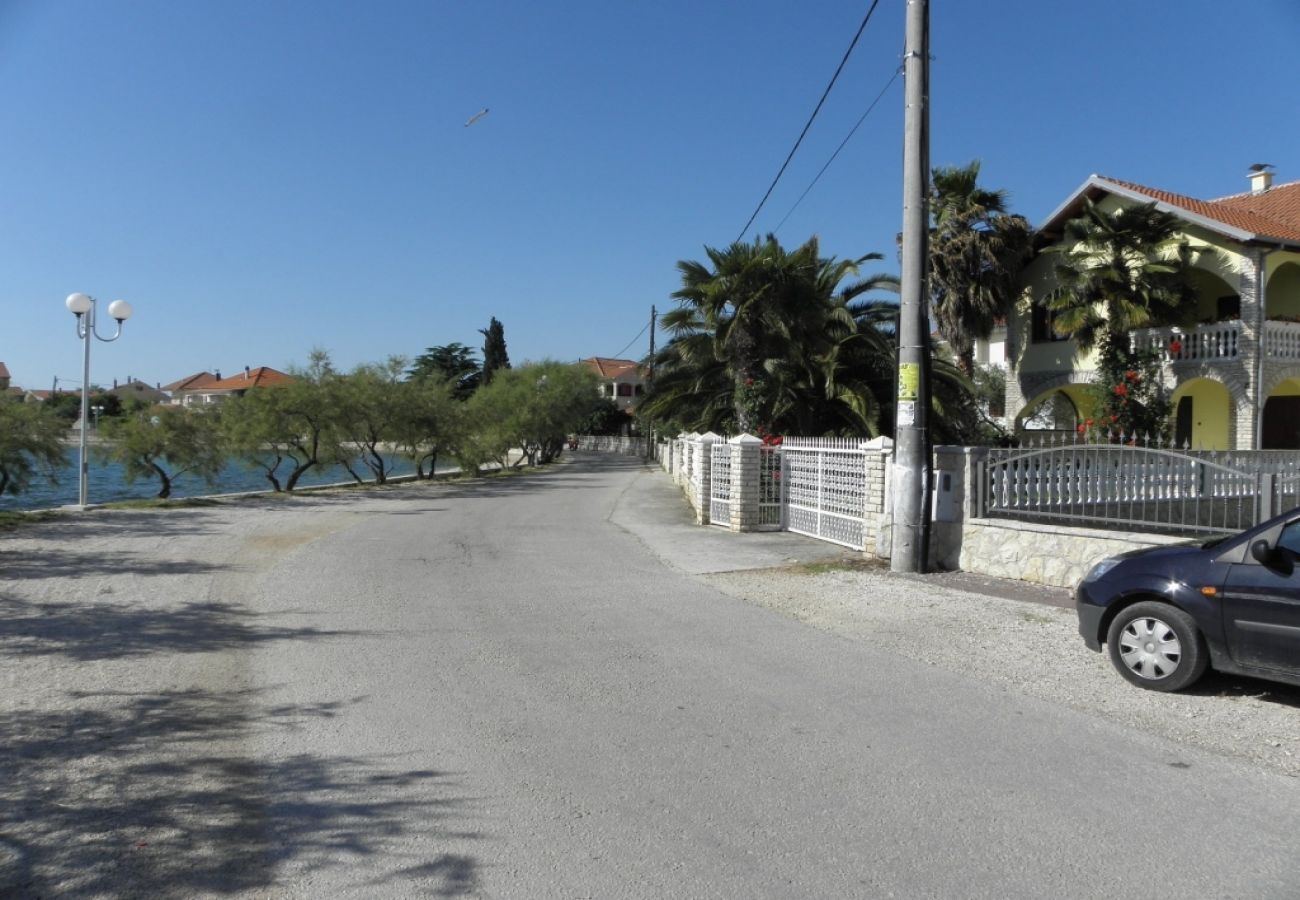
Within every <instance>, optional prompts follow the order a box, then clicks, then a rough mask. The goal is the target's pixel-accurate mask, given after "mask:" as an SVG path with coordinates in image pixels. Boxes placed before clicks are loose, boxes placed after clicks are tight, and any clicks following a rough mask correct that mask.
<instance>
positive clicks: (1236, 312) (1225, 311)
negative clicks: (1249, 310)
mask: <svg viewBox="0 0 1300 900" xmlns="http://www.w3.org/2000/svg"><path fill="white" fill-rule="evenodd" d="M1214 306H1215V321H1216V322H1228V321H1231V320H1232V319H1240V318H1241V295H1240V294H1229V295H1228V296H1226V297H1220V298H1219V299H1218V300H1216V301H1215V304H1214Z"/></svg>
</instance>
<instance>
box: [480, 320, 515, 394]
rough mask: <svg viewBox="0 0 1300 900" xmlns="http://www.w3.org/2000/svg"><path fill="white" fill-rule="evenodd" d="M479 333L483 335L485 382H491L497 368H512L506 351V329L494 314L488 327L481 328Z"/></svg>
mask: <svg viewBox="0 0 1300 900" xmlns="http://www.w3.org/2000/svg"><path fill="white" fill-rule="evenodd" d="M478 333H479V334H481V335H483V384H491V383H492V375H493V374H494V373H495V372H496V370H497V369H508V368H510V356H509V354H507V353H506V330H505V327H504V326H503V325H502V324H501V323H500V322H498V321H497V318H496V316H493V317H492V322H491V324H489V325H488V327H487V328H480V329H479V330H478Z"/></svg>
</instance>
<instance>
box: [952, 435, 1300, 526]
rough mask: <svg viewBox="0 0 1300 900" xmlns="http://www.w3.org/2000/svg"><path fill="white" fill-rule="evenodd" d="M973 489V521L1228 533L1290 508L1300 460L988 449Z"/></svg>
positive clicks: (1299, 485) (1147, 450) (1151, 451)
mask: <svg viewBox="0 0 1300 900" xmlns="http://www.w3.org/2000/svg"><path fill="white" fill-rule="evenodd" d="M978 487H979V491H980V493H979V496H978V497H977V500H976V508H977V510H978V512H977V515H979V516H991V517H999V516H1000V517H1007V518H1023V519H1029V520H1055V521H1061V522H1063V523H1076V524H1080V525H1094V526H1095V525H1098V524H1101V525H1103V526H1104V525H1107V524H1110V525H1123V526H1127V527H1138V528H1146V529H1150V530H1158V531H1171V532H1177V533H1182V532H1197V531H1204V532H1232V531H1238V530H1240V529H1242V528H1246V527H1248V526H1250V525H1253V524H1254V523H1256V522H1258V521H1261V520H1262V519H1265V518H1268V517H1269V516H1271V515H1273V514H1275V513H1277V512H1280V511H1282V510H1284V509H1288V508H1290V507H1291V506H1293V505H1295V503H1294V502H1293V501H1295V500H1297V499H1298V496H1300V455H1298V454H1296V453H1294V452H1290V451H1281V452H1273V451H1253V452H1248V451H1240V452H1232V451H1222V452H1216V451H1188V452H1177V451H1173V450H1165V449H1161V448H1158V447H1135V446H1127V445H1124V444H1086V445H1064V446H1058V447H1048V448H1040V449H1033V450H994V451H992V452H991V453H990V454H989V456H988V459H987V460H986V461H985V463H984V464H983V466H982V470H981V473H980V477H979V485H978Z"/></svg>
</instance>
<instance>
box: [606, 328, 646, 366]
mask: <svg viewBox="0 0 1300 900" xmlns="http://www.w3.org/2000/svg"><path fill="white" fill-rule="evenodd" d="M649 327H650V323H649V322H646V323H645V326H644V327H643V328H642V329H641V330H640V331H638V332H637V333H636V337H634V338H632V340H630V341H628V342H627V347H624V348H623V349H622V350H620V351H618V352H617V353H615V354H614V357H613V358H614V359H622V357H623V354H624V353H626V352H627V349H628V347H631V346H632V345H633V344H635V343H636V342H637V341H638V340H640V339H641V335H643V334H645V332H646V329H647V328H649Z"/></svg>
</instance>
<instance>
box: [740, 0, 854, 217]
mask: <svg viewBox="0 0 1300 900" xmlns="http://www.w3.org/2000/svg"><path fill="white" fill-rule="evenodd" d="M879 5H880V0H872V3H871V8H870V9H868V10H867V14H866V15H865V16H864V17H863V19H862V24H861V25H859V26H858V32H857V34H855V35H853V40H852V41H850V42H849V49H847V50H845V51H844V58H843V59H841V60H840V64H839V65H838V66H837V67H836V68H835V74H834V75H832V76H831V80H830V83H829V84H827V85H826V90H824V91H822V96H821V99H820V100H818V101H817V106H816V107H815V108H814V109H813V111H812V115H811V116H809V117H808V121H807V123H806V124H805V125H804V126H803V131H801V132H799V138H798V139H797V140H796V141H795V142H794V146H793V147H791V148H790V153H789V155H788V156H786V158H785V162H783V163H781V169H780V171H778V172H777V173H776V177H775V178H773V179H772V183H771V184H770V185H768V188H767V193H765V194H764V195H763V199H762V200H760V201H758V206H757V207H756V208H755V209H754V213H753V215H751V216H750V217H749V221H748V222H746V223H745V227H744V228H742V229H740V234H739V235H737V236H736V241H735V242H736V243H739V242H740V240H741V239H742V238H744V236H745V232H746V231H748V230H749V226H750V225H753V224H754V220H755V219H757V218H758V214H759V212H761V211H762V209H763V205H764V204H765V203H767V198H768V197H771V196H772V191H773V190H774V189H775V188H776V185H777V182H779V181H780V180H781V176H782V175H784V174H785V169H786V166H788V165H790V160H792V159H794V154H795V152H796V151H797V150H798V149H799V145H800V144H802V143H803V139H804V135H806V134H807V133H808V129H809V128H811V127H812V123H813V120H814V119H816V118H817V114H818V113H819V112H821V108H822V104H823V103H825V102H826V98H827V97H828V96H830V92H831V88H833V87H835V82H836V80H837V79H838V78H839V77H840V72H842V71H844V64H845V63H847V62H848V61H849V55H850V54H851V53H852V52H853V48H854V47H856V46H857V45H858V38H860V37H862V32H863V31H864V30H866V27H867V23H868V22H870V21H871V14H872V13H874V12H875V11H876V7H877V6H879Z"/></svg>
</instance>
